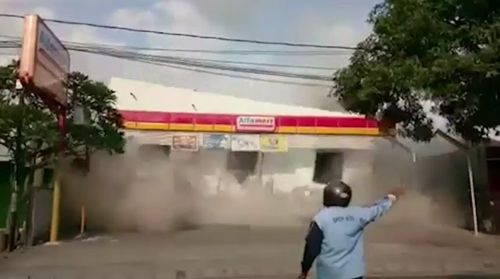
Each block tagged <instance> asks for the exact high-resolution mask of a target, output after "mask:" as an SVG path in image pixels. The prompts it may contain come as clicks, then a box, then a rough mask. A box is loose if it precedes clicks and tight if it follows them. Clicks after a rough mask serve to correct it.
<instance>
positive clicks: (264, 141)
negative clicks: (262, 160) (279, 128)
mask: <svg viewBox="0 0 500 279" xmlns="http://www.w3.org/2000/svg"><path fill="white" fill-rule="evenodd" d="M260 150H261V151H263V152H287V151H288V137H287V136H281V135H262V136H260Z"/></svg>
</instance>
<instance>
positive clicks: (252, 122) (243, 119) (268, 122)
mask: <svg viewBox="0 0 500 279" xmlns="http://www.w3.org/2000/svg"><path fill="white" fill-rule="evenodd" d="M275 129H276V119H275V118H274V117H273V116H238V118H236V131H239V132H274V130H275Z"/></svg>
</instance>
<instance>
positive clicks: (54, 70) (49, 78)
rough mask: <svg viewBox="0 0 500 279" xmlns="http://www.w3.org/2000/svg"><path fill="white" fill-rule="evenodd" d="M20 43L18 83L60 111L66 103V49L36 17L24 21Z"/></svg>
mask: <svg viewBox="0 0 500 279" xmlns="http://www.w3.org/2000/svg"><path fill="white" fill-rule="evenodd" d="M22 40H23V44H22V49H21V56H20V63H19V80H20V81H21V83H22V84H23V87H24V88H25V89H26V90H28V91H29V92H30V93H34V94H36V95H38V96H40V98H42V100H43V101H44V102H45V103H46V104H47V106H48V107H49V108H51V109H52V110H56V111H57V110H61V109H64V108H65V107H66V105H67V101H68V96H67V92H66V88H65V82H66V80H67V76H68V74H69V71H70V55H69V51H68V49H67V48H66V47H65V46H64V44H63V43H62V42H61V41H60V40H59V39H58V38H57V36H56V35H55V34H54V32H52V31H51V30H50V28H49V27H48V26H47V25H46V24H45V22H44V21H43V19H42V18H41V17H40V16H38V15H36V14H30V15H26V16H25V17H24V32H23V39H22Z"/></svg>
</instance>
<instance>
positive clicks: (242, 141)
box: [231, 135, 260, 151]
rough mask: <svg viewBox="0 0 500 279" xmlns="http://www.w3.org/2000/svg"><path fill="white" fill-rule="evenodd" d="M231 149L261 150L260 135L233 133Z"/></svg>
mask: <svg viewBox="0 0 500 279" xmlns="http://www.w3.org/2000/svg"><path fill="white" fill-rule="evenodd" d="M231 150H233V151H259V150H260V142H259V136H258V135H233V136H232V137H231Z"/></svg>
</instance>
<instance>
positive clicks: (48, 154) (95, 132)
mask: <svg viewBox="0 0 500 279" xmlns="http://www.w3.org/2000/svg"><path fill="white" fill-rule="evenodd" d="M16 80H17V63H16V62H13V63H11V64H10V65H7V66H3V67H0V145H3V146H5V147H6V148H7V150H8V152H9V155H10V157H11V158H12V163H13V165H14V172H13V179H12V181H13V187H12V189H13V190H12V192H13V199H14V200H16V199H17V195H18V194H22V195H24V196H26V195H29V193H30V191H28V190H27V188H29V187H28V185H29V184H30V179H31V178H32V177H33V173H34V171H35V170H36V169H38V168H43V167H47V166H49V165H53V164H54V163H55V160H56V158H57V156H56V154H57V151H58V148H57V146H58V143H59V142H60V133H59V131H58V125H57V117H56V115H55V113H53V112H52V111H50V110H49V109H48V108H47V106H46V105H45V104H44V103H43V102H42V100H41V99H40V98H39V97H38V96H36V95H34V94H29V92H23V90H22V89H19V88H16ZM66 87H67V93H68V98H69V99H68V107H67V122H66V127H67V133H66V136H65V147H66V148H65V151H66V154H65V155H66V156H67V157H70V158H78V157H81V155H83V152H85V154H89V153H92V152H94V151H96V150H106V151H108V152H110V153H122V152H123V147H124V144H125V140H124V138H123V133H122V131H121V129H122V123H123V120H122V117H121V115H120V113H119V112H118V111H117V109H116V106H115V103H116V96H115V94H114V93H115V92H114V91H113V90H111V89H109V88H108V87H107V86H106V85H105V84H103V83H101V82H96V81H93V80H91V79H89V77H88V76H86V75H84V74H82V73H79V72H73V73H71V74H70V75H69V76H68V81H67V84H66ZM80 108H83V109H84V111H86V112H87V116H88V117H87V121H85V122H80V123H79V122H78V121H75V120H76V118H78V117H79V113H78V111H82V110H81V109H80ZM19 200H22V198H20V199H19ZM15 203H16V202H14V204H15ZM16 208H17V207H16ZM13 211H16V210H15V209H13ZM11 219H14V220H15V219H16V217H15V216H11ZM13 227H15V224H14V226H13Z"/></svg>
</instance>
